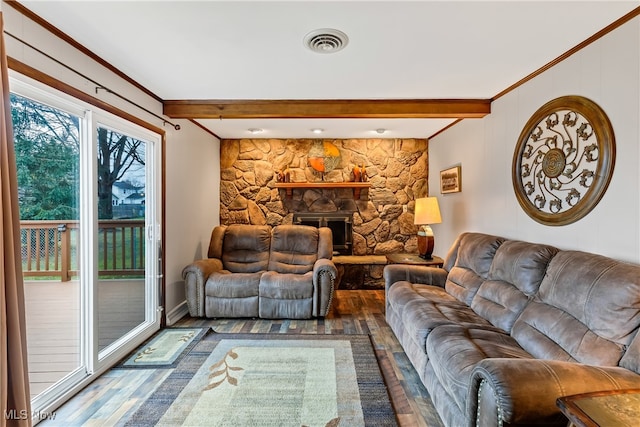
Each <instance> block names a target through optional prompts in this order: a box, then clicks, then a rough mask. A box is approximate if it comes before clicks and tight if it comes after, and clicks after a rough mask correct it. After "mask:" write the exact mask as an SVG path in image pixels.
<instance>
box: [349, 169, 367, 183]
mask: <svg viewBox="0 0 640 427" xmlns="http://www.w3.org/2000/svg"><path fill="white" fill-rule="evenodd" d="M368 180H369V177H368V175H367V167H366V166H365V165H362V166H359V165H355V166H354V167H353V182H367V181H368Z"/></svg>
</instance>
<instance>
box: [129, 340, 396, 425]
mask: <svg viewBox="0 0 640 427" xmlns="http://www.w3.org/2000/svg"><path fill="white" fill-rule="evenodd" d="M126 425H127V426H152V425H158V426H180V425H182V426H243V427H245V426H296V427H300V426H321V427H328V426H349V427H353V426H396V425H397V422H396V417H395V413H394V410H393V407H392V405H391V402H390V400H389V395H388V393H387V389H386V386H385V384H384V380H383V378H382V375H381V372H380V368H379V366H378V363H377V360H376V356H375V353H374V350H373V347H372V345H371V340H370V337H369V336H368V335H284V334H219V333H210V334H208V335H207V336H205V337H204V338H203V339H202V341H200V342H199V343H198V344H196V346H195V347H194V348H193V350H192V351H191V352H190V353H189V354H188V355H186V356H185V357H184V358H183V359H182V361H181V362H180V363H179V364H178V366H177V368H176V369H175V370H174V372H172V373H171V374H170V375H169V377H167V379H166V380H165V381H164V382H163V383H162V384H161V385H160V386H159V387H158V388H157V389H156V391H154V392H153V394H152V395H151V396H150V397H149V398H148V399H147V400H146V401H145V402H144V403H143V404H142V406H141V407H140V408H139V409H138V410H137V411H136V412H135V413H134V414H133V415H132V417H131V418H130V419H129V421H128V422H127V424H126Z"/></svg>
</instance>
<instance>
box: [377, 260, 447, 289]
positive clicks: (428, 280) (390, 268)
mask: <svg viewBox="0 0 640 427" xmlns="http://www.w3.org/2000/svg"><path fill="white" fill-rule="evenodd" d="M448 274H449V273H447V270H444V269H442V268H439V267H428V266H424V265H405V264H390V265H387V266H385V267H384V272H383V276H384V283H385V288H386V290H387V291H388V290H389V288H390V287H391V286H393V284H394V283H396V282H400V281H403V280H406V281H408V282H411V283H423V284H425V285H435V286H440V287H442V288H444V284H445V283H446V281H447V275H448Z"/></svg>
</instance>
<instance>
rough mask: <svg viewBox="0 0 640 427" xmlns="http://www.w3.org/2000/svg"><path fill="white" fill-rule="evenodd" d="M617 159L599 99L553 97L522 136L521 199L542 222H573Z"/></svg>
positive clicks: (518, 156)
mask: <svg viewBox="0 0 640 427" xmlns="http://www.w3.org/2000/svg"><path fill="white" fill-rule="evenodd" d="M615 158H616V146H615V136H614V134H613V128H612V126H611V123H610V122H609V119H608V118H607V115H606V114H605V113H604V111H603V110H602V109H601V108H600V107H599V106H598V105H597V104H596V103H594V102H593V101H591V100H589V99H587V98H584V97H581V96H563V97H560V98H556V99H554V100H552V101H549V102H547V103H546V104H545V105H543V106H542V107H540V108H539V109H538V111H536V112H535V113H534V114H533V116H531V118H530V119H529V121H528V122H527V124H526V125H525V126H524V129H523V130H522V132H521V133H520V137H519V138H518V145H517V146H516V150H515V153H514V155H513V167H512V179H513V188H514V190H515V193H516V197H517V199H518V202H519V203H520V206H522V209H523V210H524V211H525V212H526V213H527V215H529V216H530V217H531V218H533V219H534V220H536V221H538V222H540V223H542V224H546V225H565V224H570V223H572V222H575V221H577V220H579V219H580V218H582V217H584V216H585V215H586V214H587V213H589V212H590V211H591V210H592V209H593V208H594V207H595V206H596V205H597V204H598V202H599V201H600V199H601V198H602V196H603V195H604V193H605V191H606V189H607V186H608V185H609V181H610V180H611V176H612V174H613V167H614V163H615Z"/></svg>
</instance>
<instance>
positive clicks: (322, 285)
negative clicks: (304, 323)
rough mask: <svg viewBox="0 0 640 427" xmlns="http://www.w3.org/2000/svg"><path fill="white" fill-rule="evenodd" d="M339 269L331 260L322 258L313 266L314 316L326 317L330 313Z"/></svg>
mask: <svg viewBox="0 0 640 427" xmlns="http://www.w3.org/2000/svg"><path fill="white" fill-rule="evenodd" d="M336 277H338V269H336V266H335V264H334V263H333V261H331V260H330V259H326V258H320V259H319V260H317V261H316V262H315V264H314V265H313V315H314V316H316V317H324V316H326V315H327V314H328V313H329V309H330V308H331V300H332V299H333V292H334V284H335V280H336Z"/></svg>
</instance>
